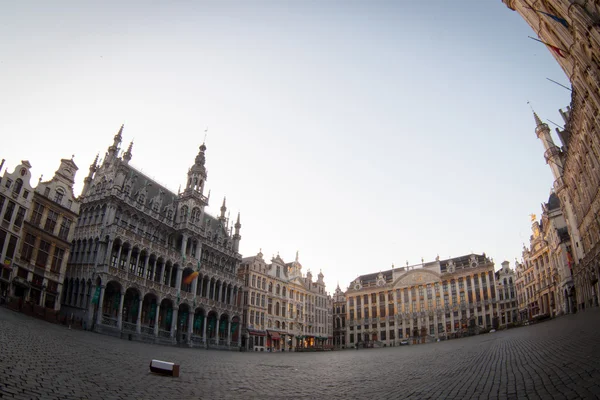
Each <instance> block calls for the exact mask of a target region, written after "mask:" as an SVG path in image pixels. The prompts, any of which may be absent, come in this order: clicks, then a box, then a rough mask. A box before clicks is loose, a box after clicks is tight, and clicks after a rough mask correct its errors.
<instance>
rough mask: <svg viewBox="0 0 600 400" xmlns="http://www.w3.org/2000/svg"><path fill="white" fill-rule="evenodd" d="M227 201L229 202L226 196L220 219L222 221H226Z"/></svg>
mask: <svg viewBox="0 0 600 400" xmlns="http://www.w3.org/2000/svg"><path fill="white" fill-rule="evenodd" d="M226 201H227V197H226V196H224V197H223V205H221V216H220V217H219V219H220V220H222V221H225V211H227V206H226V205H225V202H226Z"/></svg>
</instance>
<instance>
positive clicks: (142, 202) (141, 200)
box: [138, 194, 146, 204]
mask: <svg viewBox="0 0 600 400" xmlns="http://www.w3.org/2000/svg"><path fill="white" fill-rule="evenodd" d="M145 199H146V196H144V195H143V194H140V195H139V196H138V203H140V204H144V200H145Z"/></svg>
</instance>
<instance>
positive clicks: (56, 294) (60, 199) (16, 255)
mask: <svg viewBox="0 0 600 400" xmlns="http://www.w3.org/2000/svg"><path fill="white" fill-rule="evenodd" d="M30 168H31V164H29V162H28V161H21V165H19V166H17V168H16V169H15V171H14V172H13V173H12V174H6V173H5V175H4V178H3V180H2V181H3V182H2V192H3V193H2V194H0V203H1V204H0V211H3V212H2V213H0V215H3V219H2V227H3V228H7V229H8V230H9V232H11V234H9V235H7V234H6V233H5V231H2V232H0V249H2V248H3V247H4V243H5V239H6V238H8V240H7V241H6V243H7V246H8V247H7V249H6V251H3V257H2V259H3V260H4V268H3V270H2V275H1V276H2V281H4V282H3V285H2V286H3V290H7V289H8V292H9V293H8V297H10V298H11V301H12V302H14V301H16V302H17V303H18V304H17V305H16V307H15V308H19V309H22V310H23V311H25V312H28V313H36V314H39V315H40V316H42V317H44V316H46V317H48V316H49V315H46V312H45V309H49V311H50V312H51V313H50V314H51V315H54V314H55V313H53V312H55V311H58V309H59V308H60V301H59V298H60V295H61V293H62V292H63V281H64V278H65V273H66V268H67V259H68V257H69V252H70V243H71V239H72V238H73V233H74V228H75V220H76V218H77V216H78V214H79V202H78V201H77V200H76V199H75V195H74V194H73V185H74V183H75V173H76V172H77V166H76V165H75V163H74V162H73V160H70V159H63V160H61V162H60V166H59V168H58V170H57V171H56V172H55V174H54V176H53V177H52V179H51V180H49V181H42V178H40V181H39V182H38V185H37V186H36V187H35V188H32V187H31V185H30V178H31V172H30ZM9 194H10V195H9ZM5 195H6V197H5ZM4 206H5V207H4ZM3 208H4V210H2V209H3ZM6 283H10V285H9V286H6ZM9 304H10V303H9Z"/></svg>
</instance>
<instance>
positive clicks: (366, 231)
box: [0, 0, 570, 292]
mask: <svg viewBox="0 0 600 400" xmlns="http://www.w3.org/2000/svg"><path fill="white" fill-rule="evenodd" d="M2 8H3V11H2V14H1V15H0V137H2V146H1V147H0V158H3V159H6V163H5V168H8V169H9V170H10V171H12V170H13V169H14V168H15V166H16V165H17V164H18V163H19V162H20V160H29V161H30V163H31V164H32V166H33V168H32V173H33V175H34V177H37V176H39V175H40V174H43V175H44V177H45V178H49V177H50V176H52V174H53V173H54V171H55V170H56V169H57V168H58V165H59V160H60V159H61V158H70V157H71V156H72V155H74V161H75V163H76V164H77V165H78V167H79V171H78V173H77V182H76V187H75V193H76V194H79V193H80V191H81V188H82V185H83V179H84V178H85V176H86V175H87V173H88V168H89V165H90V164H91V162H92V161H93V159H94V157H95V156H96V154H98V153H100V156H101V157H102V156H103V154H104V153H105V151H106V149H107V148H108V146H109V145H110V144H111V143H112V138H113V136H114V135H115V134H116V132H117V131H118V129H119V127H120V126H121V124H125V128H124V131H123V137H124V143H123V146H126V145H127V144H128V143H129V142H130V141H132V140H133V142H134V145H133V159H132V161H131V163H132V164H133V165H134V166H136V167H138V168H140V169H141V170H142V171H143V172H144V173H146V174H148V175H149V176H151V177H153V178H154V179H156V180H157V181H158V182H161V183H163V184H165V185H166V186H167V187H169V188H170V189H171V190H174V191H177V189H178V187H179V186H180V185H185V181H186V174H187V170H188V168H189V167H190V166H191V165H192V164H193V163H194V157H195V156H196V154H197V152H198V147H199V145H200V144H202V142H203V141H204V137H205V130H206V129H207V128H208V132H207V136H206V146H207V150H206V159H207V161H206V166H207V169H208V180H207V184H206V189H207V190H208V189H210V190H211V204H210V206H209V207H208V208H207V211H208V212H209V213H212V214H213V215H218V213H219V207H220V206H221V202H222V198H223V197H224V196H227V206H228V208H229V210H230V212H231V215H232V217H233V216H235V215H237V212H238V211H239V212H240V213H241V223H242V229H241V235H242V240H241V244H240V252H241V253H242V255H243V256H244V257H248V256H253V255H255V254H256V253H258V251H259V250H260V249H262V252H263V253H264V255H265V257H266V258H267V259H270V258H271V257H272V256H274V255H277V254H278V253H279V254H280V256H281V257H282V258H283V259H284V261H286V262H287V261H292V260H293V259H294V257H295V254H296V251H299V260H300V262H301V263H302V265H303V271H304V272H306V271H307V270H311V272H312V273H313V276H315V275H316V274H317V273H318V272H319V271H322V272H323V274H324V275H325V283H326V285H327V290H328V291H331V292H332V291H334V290H335V287H336V286H337V284H338V283H339V285H340V287H341V288H342V290H345V289H346V288H347V286H348V285H349V283H350V282H351V281H352V280H354V279H355V278H356V277H357V276H358V275H361V274H367V273H373V272H378V271H382V270H387V269H390V268H391V266H392V264H394V265H395V266H396V267H399V266H403V265H406V263H407V262H408V263H410V264H411V265H412V264H417V263H420V262H421V259H422V258H423V259H424V260H425V261H432V260H434V259H435V257H436V256H438V255H439V256H440V258H441V259H445V258H448V257H458V256H461V255H465V254H470V253H471V252H475V253H479V254H480V253H484V252H485V253H486V255H488V256H489V257H491V258H493V259H494V262H495V263H496V268H497V269H498V268H500V263H501V262H502V261H503V260H508V261H510V262H511V267H514V260H515V258H518V259H519V260H520V259H521V251H522V246H523V243H528V241H529V236H530V234H531V222H530V217H529V215H530V214H532V213H533V214H537V215H538V216H539V215H540V214H541V203H542V202H545V201H547V200H548V196H549V194H550V190H551V187H552V182H553V177H552V174H551V171H550V168H549V167H548V166H547V165H546V163H545V160H544V157H543V153H544V149H543V146H542V143H541V141H540V140H539V139H537V138H536V135H535V132H534V129H535V123H534V119H533V115H532V110H531V108H530V105H531V106H532V107H533V108H534V109H535V111H536V112H537V113H538V115H539V116H540V118H542V120H550V121H552V122H554V123H558V124H559V125H562V123H563V121H562V119H561V117H560V114H559V112H558V110H559V109H561V108H564V107H566V106H567V105H568V104H569V103H570V92H569V91H568V90H566V89H564V88H561V87H560V86H558V85H556V84H554V83H551V82H549V81H548V80H547V79H546V78H550V79H553V80H555V81H558V82H560V83H562V84H567V85H568V79H567V78H566V76H565V74H564V73H563V72H562V70H561V69H560V68H559V66H558V64H557V63H556V61H555V60H554V59H553V58H552V55H551V54H550V52H549V51H548V50H547V49H546V48H545V46H544V45H543V44H541V43H538V42H535V41H533V40H531V39H528V38H527V36H528V35H531V36H535V35H534V32H533V31H532V30H531V29H530V28H529V26H528V25H527V24H526V23H525V21H524V20H523V19H522V18H521V17H520V16H519V15H518V14H517V13H516V12H514V11H511V10H510V9H508V8H507V7H506V6H505V5H504V4H503V3H502V2H501V0H486V1H482V0H462V1H447V0H432V1H426V2H425V1H409V0H396V1H382V0H375V1H366V0H365V1H336V0H326V1H310V0H303V1H249V0H244V1H228V0H224V1H156V2H150V3H148V2H135V1H124V2H123V1H118V2H117V1H106V2H81V1H59V2H52V4H50V3H49V2H45V1H29V2H9V3H7V4H5V5H3V7H2ZM528 102H530V105H528V104H527V103H528ZM548 124H549V126H550V127H551V128H554V125H552V123H551V122H548ZM554 137H555V140H557V137H556V134H554ZM557 143H558V142H557ZM32 183H34V184H35V182H32Z"/></svg>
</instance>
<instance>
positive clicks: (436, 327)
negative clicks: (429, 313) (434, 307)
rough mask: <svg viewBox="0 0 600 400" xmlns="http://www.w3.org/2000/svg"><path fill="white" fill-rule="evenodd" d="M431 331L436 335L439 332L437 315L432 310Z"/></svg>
mask: <svg viewBox="0 0 600 400" xmlns="http://www.w3.org/2000/svg"><path fill="white" fill-rule="evenodd" d="M433 332H434V333H435V336H436V337H438V336H439V334H440V332H439V330H438V317H437V312H436V311H434V312H433Z"/></svg>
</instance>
